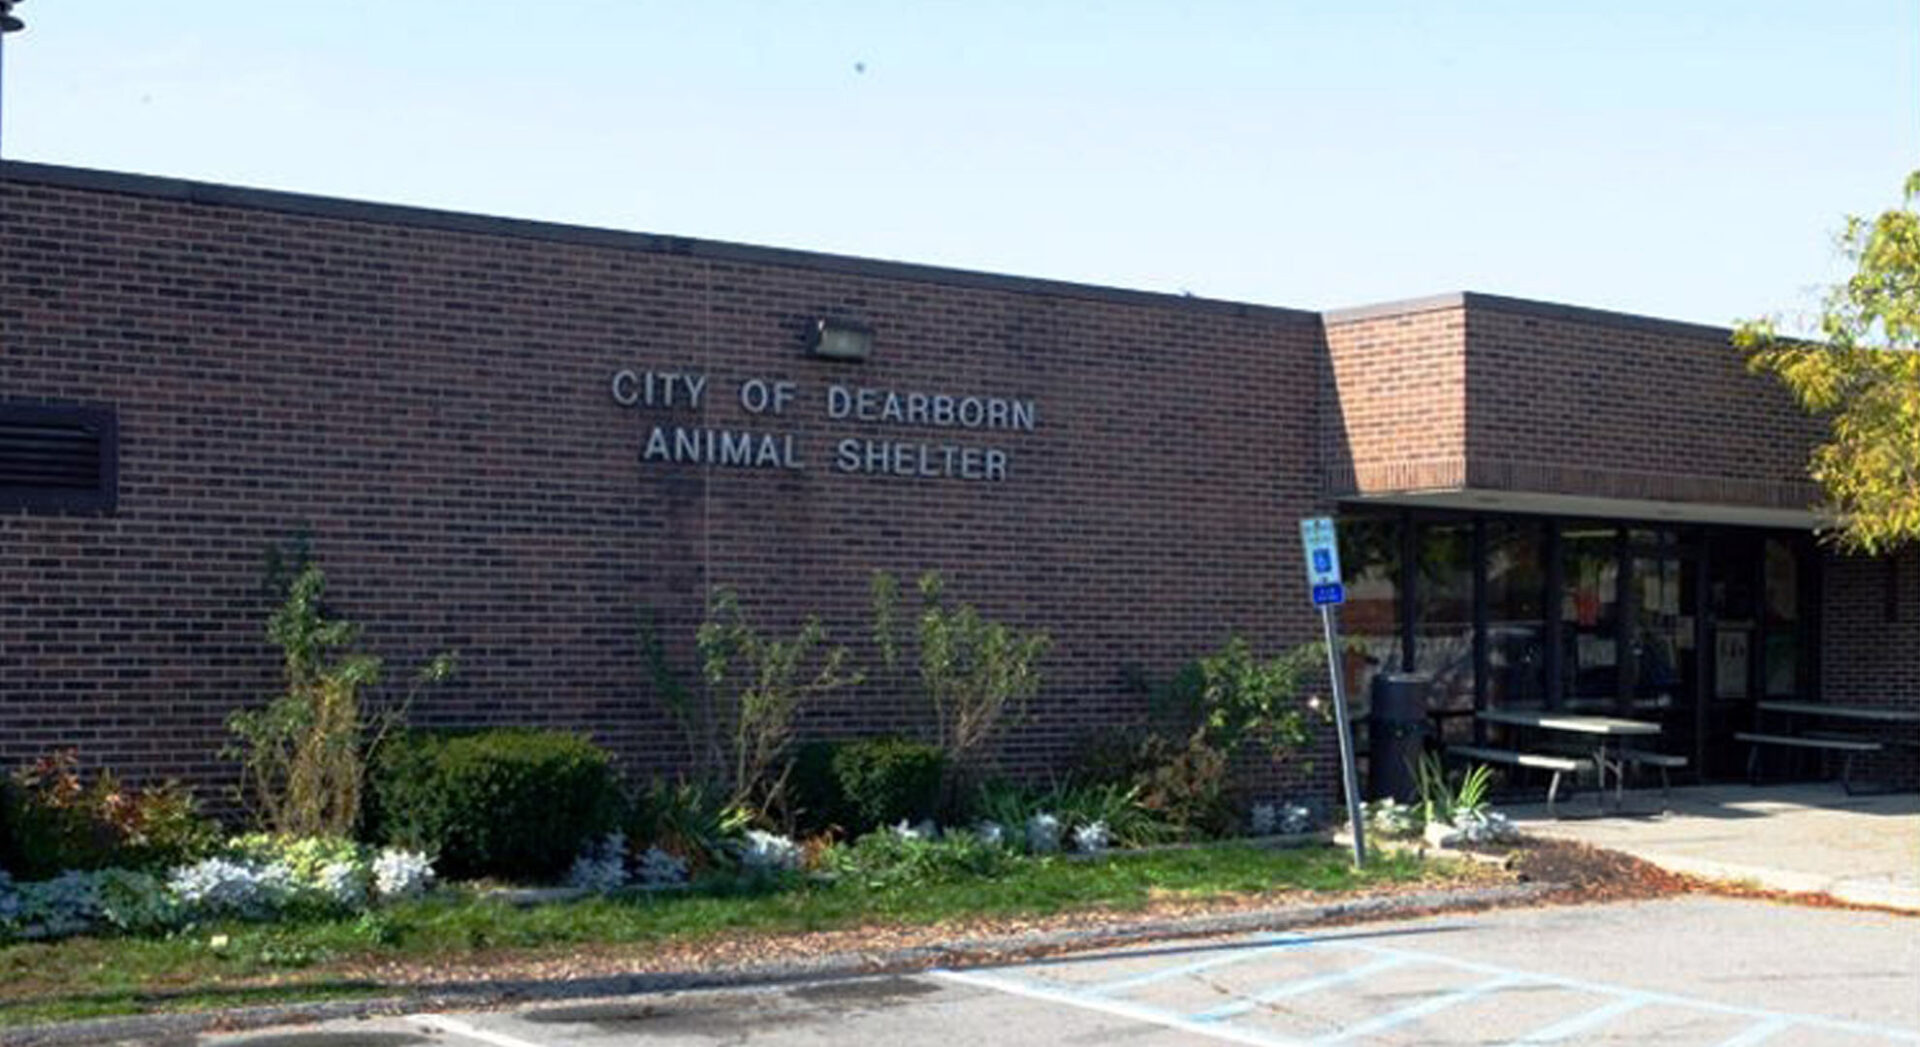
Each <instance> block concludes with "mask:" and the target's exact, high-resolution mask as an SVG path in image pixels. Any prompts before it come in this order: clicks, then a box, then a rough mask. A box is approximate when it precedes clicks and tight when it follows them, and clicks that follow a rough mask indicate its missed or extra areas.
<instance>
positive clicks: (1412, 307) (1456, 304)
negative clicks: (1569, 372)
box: [1321, 291, 1733, 342]
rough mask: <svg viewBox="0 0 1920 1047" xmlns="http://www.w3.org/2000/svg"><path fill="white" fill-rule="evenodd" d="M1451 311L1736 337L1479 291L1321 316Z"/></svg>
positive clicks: (1726, 331) (1681, 323)
mask: <svg viewBox="0 0 1920 1047" xmlns="http://www.w3.org/2000/svg"><path fill="white" fill-rule="evenodd" d="M1452 309H1467V310H1474V311H1480V312H1496V313H1510V314H1513V315H1516V316H1534V317H1539V318H1541V319H1543V320H1566V321H1570V322H1572V323H1583V324H1594V325H1596V326H1600V327H1614V328H1627V329H1630V330H1636V331H1647V332H1650V333H1653V334H1666V335H1677V336H1680V337H1685V338H1709V339H1713V340H1715V341H1722V342H1724V341H1726V340H1728V339H1730V338H1731V337H1733V330H1732V329H1731V328H1727V327H1715V326H1713V325H1711V324H1697V323H1691V322H1688V321H1686V320H1663V319H1661V318H1659V317H1654V316H1642V315H1640V314H1638V313H1619V312H1614V311H1612V310H1608V309H1589V308H1587V307H1586V306H1580V305H1562V304H1560V303H1558V302H1541V301H1536V300H1534V299H1531V298H1509V297H1507V296H1505V295H1497V294H1482V293H1481V292H1479V291H1454V292H1452V293H1449V294H1438V295H1430V296H1428V297H1425V298H1408V299H1405V300H1402V301H1398V302H1381V303H1379V304H1376V305H1362V306H1357V307H1354V308H1351V309H1334V310H1329V311H1328V312H1325V313H1322V314H1321V318H1322V320H1323V321H1324V322H1325V323H1326V324H1328V325H1329V326H1332V325H1334V324H1344V323H1353V322H1355V321H1359V320H1378V319H1381V318H1384V317H1390V316H1415V315H1418V314H1420V313H1436V312H1444V311H1447V310H1452Z"/></svg>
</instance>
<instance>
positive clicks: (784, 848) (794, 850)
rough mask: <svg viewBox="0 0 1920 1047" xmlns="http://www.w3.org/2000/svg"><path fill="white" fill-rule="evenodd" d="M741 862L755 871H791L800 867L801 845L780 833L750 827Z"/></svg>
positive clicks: (748, 869)
mask: <svg viewBox="0 0 1920 1047" xmlns="http://www.w3.org/2000/svg"><path fill="white" fill-rule="evenodd" d="M740 864H741V865H743V866H745V867H746V869H747V871H748V872H753V873H770V872H791V871H792V870H795V869H798V868H800V845H798V844H796V843H794V842H793V841H792V840H790V839H788V838H786V837H785V836H781V835H779V834H778V833H770V832H763V831H761V830H759V829H748V830H747V838H746V840H745V841H743V842H742V843H741V844H740Z"/></svg>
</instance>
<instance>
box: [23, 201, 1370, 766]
mask: <svg viewBox="0 0 1920 1047" xmlns="http://www.w3.org/2000/svg"><path fill="white" fill-rule="evenodd" d="M13 171H14V176H15V180H14V181H12V182H10V183H7V184H4V185H0V350H3V351H0V397H4V398H6V399H13V400H26V401H41V402H64V403H81V404H96V405H108V406H112V407H114V408H116V409H117V410H118V413H119V424H120V432H121V444H122V446H121V458H120V476H121V483H120V498H119V506H118V509H117V511H115V512H113V513H112V514H110V515H105V516H95V517H81V516H70V517H60V516H42V515H20V514H17V513H16V514H10V515H5V516H0V760H4V761H5V762H8V763H12V762H15V761H18V760H20V759H23V758H26V757H30V756H33V755H36V754H38V753H40V752H42V751H44V750H46V749H47V748H49V747H52V746H64V745H72V744H77V745H79V746H81V747H82V749H83V751H84V752H85V754H86V756H87V757H88V758H89V759H90V760H92V761H99V762H105V763H110V764H113V765H115V766H118V767H120V768H121V769H122V770H124V771H128V772H130V773H132V774H134V775H135V776H136V777H140V776H157V775H178V776H184V777H187V778H190V779H194V780H197V781H200V782H214V781H218V780H223V779H224V778H225V777H226V776H227V774H228V769H227V768H226V766H225V765H224V764H223V763H222V762H221V760H220V759H219V758H218V756H217V751H218V749H219V747H220V744H221V742H222V740H223V738H224V730H223V727H222V722H223V719H224V718H225V717H226V716H227V715H228V713H229V712H231V711H232V710H233V709H235V708H237V707H240V706H243V705H246V704H249V703H252V702H255V701H258V700H260V699H261V698H262V697H264V696H266V695H268V694H270V693H271V692H272V690H273V688H274V685H275V681H276V665H275V660H274V651H273V649H272V648H271V647H270V646H269V645H268V644H267V643H266V642H265V639H264V636H263V629H262V627H263V623H264V620H265V617H266V614H267V611H268V607H267V604H266V602H265V600H264V599H263V597H262V596H261V594H260V577H261V553H262V549H263V548H264V547H265V546H266V545H267V544H268V543H270V542H273V541H275V540H277V539H283V538H285V537H287V536H289V535H291V534H293V533H295V532H296V531H297V530H298V529H300V528H302V527H303V526H309V527H311V529H312V532H313V535H314V537H315V539H316V543H317V549H318V551H319V554H320V558H321V561H322V563H323V565H324V566H325V567H326V569H327V572H328V579H329V583H330V587H329V594H330V597H331V598H332V600H333V602H334V603H335V604H336V605H337V606H338V608H339V610H340V611H342V612H343V613H345V614H346V615H348V616H350V617H352V618H354V619H356V620H358V621H360V622H362V623H364V625H365V626H366V635H367V637H368V640H369V642H370V643H371V645H372V646H373V647H374V648H375V649H376V650H377V651H378V652H379V653H381V654H383V655H385V656H387V657H388V658H389V660H390V663H391V666H392V667H393V668H394V669H395V670H396V671H398V670H402V669H404V668H405V667H408V666H411V665H414V664H417V663H418V662H419V661H421V660H422V659H424V658H425V657H426V656H428V655H429V654H430V653H432V652H434V651H436V650H440V649H445V648H452V649H457V650H458V651H459V652H460V656H461V671H460V674H459V678H458V680H457V681H456V682H455V683H454V684H452V685H451V686H449V687H447V688H445V689H443V690H440V691H437V692H433V693H431V694H429V695H427V696H426V697H424V698H423V699H422V700H421V701H420V703H419V705H418V706H417V708H416V716H415V718H416V719H417V720H421V721H427V722H440V723H454V722H458V723H489V722H505V721H515V722H519V721H533V722H540V723H551V724H560V725H566V726H572V727H580V728H585V729H588V730H590V731H592V732H593V733H594V734H595V736H596V737H598V738H599V739H600V740H601V741H603V742H604V743H606V744H608V745H610V746H612V747H614V748H615V749H616V750H617V751H618V752H619V753H620V754H621V755H622V756H623V758H624V759H625V760H626V761H627V762H628V763H629V765H630V766H631V767H632V768H633V770H635V771H636V772H639V773H641V774H649V773H657V772H660V771H663V770H667V769H670V768H672V767H673V766H675V765H677V764H678V763H679V761H680V759H681V755H680V751H679V747H678V745H677V743H676V741H675V739H676V735H675V734H674V732H673V731H672V730H671V729H670V726H669V724H668V722H667V721H666V719H665V717H664V715H663V713H662V711H661V709H660V708H659V707H658V705H657V703H656V702H655V701H654V698H653V696H652V694H651V693H650V687H649V684H648V683H647V681H646V679H645V674H644V672H643V670H642V668H641V666H640V664H639V659H638V657H637V655H636V653H635V644H634V621H635V614H636V608H637V607H639V606H641V605H646V606H649V607H652V608H654V609H655V610H656V611H657V612H658V613H659V615H660V616H661V621H662V623H663V625H664V627H665V629H666V631H667V632H668V633H669V634H670V635H672V636H677V637H681V638H682V639H683V641H684V638H685V637H687V636H689V635H690V633H691V630H692V628H693V625H694V623H695V622H696V620H697V618H698V615H699V608H700V604H701V600H702V594H703V592H704V591H705V587H706V586H709V585H728V586H732V587H734V588H735V589H736V590H738V591H739V592H740V593H741V596H742V599H743V603H744V604H745V605H746V607H747V608H748V609H749V610H750V612H751V614H752V615H753V616H754V617H756V618H758V619H761V620H763V621H765V622H767V623H769V624H771V625H786V626H791V625H792V624H793V623H794V622H796V621H797V620H798V618H799V617H800V616H802V615H803V614H806V613H809V612H819V613H821V614H822V615H824V616H825V618H826V620H827V623H828V625H829V628H830V630H831V633H832V634H833V635H834V636H835V637H837V638H842V639H845V640H849V641H860V643H859V646H860V647H861V648H862V649H863V650H864V646H865V645H864V641H863V638H864V637H865V635H866V633H867V616H866V587H867V577H868V572H869V571H871V570H873V569H875V568H884V569H888V570H892V571H894V572H896V573H899V574H901V575H903V576H905V575H912V574H914V573H916V572H919V571H921V570H925V569H938V570H941V571H943V572H944V573H945V574H946V576H947V578H948V581H949V587H950V591H951V592H952V593H953V595H955V596H956V597H959V598H964V599H968V600H971V601H973V602H975V603H977V604H978V605H979V606H980V607H981V608H982V609H983V610H984V611H986V612H987V613H989V614H991V615H993V616H996V617H1000V618H1004V619H1007V620H1010V621H1012V622H1016V623H1020V624H1023V625H1028V626H1037V627H1043V628H1045V629H1047V630H1049V631H1050V632H1051V633H1052V635H1053V637H1054V641H1055V646H1054V650H1053V653H1052V654H1051V655H1050V656H1049V657H1048V659H1047V661H1046V663H1045V667H1044V668H1045V679H1046V683H1045V692H1044V694H1043V696H1042V698H1041V700H1040V701H1039V702H1038V703H1037V704H1036V707H1035V710H1034V713H1033V715H1032V717H1031V718H1030V719H1029V720H1028V721H1027V722H1026V723H1025V724H1023V725H1022V726H1021V727H1020V728H1019V729H1018V731H1017V732H1015V733H1014V734H1013V735H1012V736H1011V738H1010V741H1009V744H1008V745H1007V746H1006V752H1005V753H1004V756H1005V758H1006V761H1007V764H1008V766H1009V767H1011V768H1014V769H1017V770H1025V771H1034V770H1038V769H1040V768H1042V767H1057V766H1058V765H1059V764H1060V762H1061V760H1062V759H1063V758H1064V755H1065V754H1066V753H1067V752H1068V751H1069V749H1070V748H1071V746H1072V745H1073V744H1074V743H1075V741H1076V740H1077V739H1078V737H1079V736H1081V735H1082V734H1084V733H1085V732H1087V731H1089V730H1091V729H1094V728H1098V727H1103V726H1109V725H1112V724H1115V723H1117V722H1121V721H1123V720H1126V719H1128V718H1131V717H1134V716H1136V715H1138V714H1139V712H1140V709H1141V700H1140V699H1139V697H1138V696H1135V695H1131V694H1129V693H1127V692H1126V691H1125V689H1124V687H1123V684H1122V679H1123V672H1122V670H1123V668H1124V667H1126V666H1128V665H1141V666H1144V667H1146V668H1147V669H1149V670H1152V671H1156V672H1165V671H1169V670H1170V669H1171V668H1172V667H1173V666H1175V665H1176V664H1177V663H1178V662H1180V661H1182V660H1184V659H1187V658H1190V657H1192V656H1194V655H1196V654H1198V653H1200V652H1202V651H1204V650H1206V649H1209V648H1210V647H1212V646H1214V645H1216V644H1217V643H1218V642H1219V641H1220V640H1222V639H1223V638H1224V637H1225V635H1226V634H1227V633H1228V631H1229V630H1231V629H1239V630H1242V631H1245V632H1247V633H1248V634H1250V635H1252V636H1254V637H1256V638H1258V639H1259V641H1261V642H1262V644H1263V645H1264V646H1267V647H1269V648H1277V647H1278V646H1280V645H1282V644H1288V643H1293V642H1297V641H1301V640H1305V639H1308V638H1311V636H1312V635H1313V629H1312V619H1311V616H1310V612H1309V609H1308V607H1307V606H1306V600H1305V594H1304V583H1303V579H1302V571H1301V567H1300V563H1299V553H1298V551H1297V541H1296V540H1295V538H1294V534H1295V531H1294V521H1295V520H1296V519H1297V518H1298V517H1300V516H1302V515H1305V514H1306V513H1308V512H1309V511H1312V510H1314V509H1315V507H1316V504H1317V503H1316V501H1315V499H1316V498H1317V481H1316V478H1315V476H1314V473H1313V469H1312V463H1313V461H1314V453H1315V449H1314V441H1315V434H1316V431H1317V429H1316V424H1317V416H1316V407H1315V404H1316V375H1317V373H1318V371H1317V369H1318V361H1319V356H1320V327H1319V321H1318V318H1317V317H1316V316H1314V315H1313V314H1308V313H1293V312H1286V311H1280V310H1269V309H1255V308H1247V307H1225V306H1222V305H1220V304H1219V303H1205V302H1187V301H1183V300H1181V299H1177V298H1171V297H1158V296H1145V295H1129V294H1124V293H1118V292H1114V293H1106V292H1098V291H1095V290H1093V289H1076V288H1071V287H1067V286H1065V285H1047V284H1034V283H1031V282H1022V281H1016V280H1011V279H1006V280H995V279H992V278H985V277H980V276H978V275H973V274H960V275H957V276H954V275H951V274H948V275H944V276H943V275H941V274H937V273H932V272H931V271H927V270H917V269H913V268H912V267H906V266H895V267H889V266H885V265H880V264H865V265H864V266H863V265H862V264H859V263H853V262H851V261H850V260H844V259H814V258H811V256H801V255H797V254H786V253H782V252H774V251H763V252H754V251H752V250H744V249H743V250H739V251H734V252H731V253H730V252H729V251H727V250H721V249H717V248H711V249H710V248H709V247H701V246H700V245H691V246H690V245H689V243H688V242H682V241H665V240H657V239H653V238H639V237H633V238H622V237H620V236H619V235H617V234H604V235H602V234H596V233H593V232H592V231H575V232H574V233H569V234H565V235H558V234H555V235H550V234H553V230H552V228H551V227H534V226H528V225H524V224H513V223H494V224H491V225H489V224H488V223H486V222H485V221H483V220H476V219H470V218H466V217H463V216H437V217H436V216H425V217H422V216H421V215H419V214H411V213H408V214H403V213H399V212H395V215H397V217H396V216H395V215H388V214H386V213H385V212H377V209H369V210H368V214H367V215H364V216H363V215H361V214H359V212H356V211H355V210H354V207H353V205H344V204H339V203H338V202H334V203H330V204H326V206H319V205H314V206H308V203H311V202H308V203H300V202H297V201H296V202H293V203H287V202H286V201H279V202H275V201H272V200H269V201H267V203H266V204H262V203H260V202H259V201H258V200H256V199H255V198H253V197H247V196H246V195H245V194H236V193H235V192H234V191H231V190H222V189H220V188H219V187H196V186H191V185H186V186H183V185H181V184H177V183H163V182H157V181H141V180H128V179H120V180H118V181H115V180H114V179H112V178H111V177H106V178H104V179H102V178H100V177H95V178H93V179H92V180H91V181H89V179H87V178H75V177H70V176H64V175H59V174H58V173H57V172H56V173H54V174H49V173H47V171H46V169H29V168H27V167H26V166H24V165H21V166H16V167H15V168H14V169H13ZM283 204H284V206H283ZM576 233H577V235H575V234H576ZM827 314H838V315H844V316H850V317H857V318H858V319H861V320H864V321H866V322H867V323H869V324H871V325H872V326H873V327H874V328H875V330H876V331H877V337H876V349H875V353H874V358H873V359H872V360H871V361H869V362H867V363H864V364H851V365H850V364H835V363H830V362H826V361H820V360H816V359H813V358H810V357H808V356H806V355H805V354H804V352H803V345H804V342H803V334H804V331H805V329H806V325H807V323H808V322H809V321H810V320H811V319H812V318H814V317H818V316H821V315H827ZM623 367H625V368H633V369H636V370H638V369H647V368H652V369H656V370H663V371H680V372H685V371H697V372H699V373H702V374H705V375H706V376H707V377H708V379H709V388H708V392H707V397H708V402H707V404H706V406H705V408H704V411H703V412H702V413H700V414H698V415H696V414H694V413H691V412H678V413H664V412H649V411H643V410H638V409H633V408H624V407H621V406H619V405H617V404H615V403H614V402H613V399H612V397H611V395H610V393H609V385H608V383H609V377H610V375H611V374H612V372H613V371H614V370H615V369H617V368H623ZM749 377H762V378H766V379H770V380H772V379H783V380H790V381H792V382H794V383H796V385H797V387H798V390H799V396H800V399H799V400H798V401H797V402H796V403H795V404H794V405H793V406H792V407H791V408H789V410H788V412H787V416H786V417H784V418H782V419H779V420H777V421H772V420H767V419H755V418H753V417H751V416H749V415H748V413H747V412H745V411H744V410H743V409H742V408H741V407H740V405H739V403H738V401H737V399H735V397H734V390H735V388H736V387H737V385H738V383H739V382H740V381H742V380H744V379H746V378H749ZM835 381H841V382H845V383H849V384H859V385H866V386H873V387H882V388H894V389H899V390H920V391H925V392H930V393H935V392H945V393H955V394H962V393H976V394H981V395H997V396H1007V397H1018V398H1022V399H1030V400H1032V401H1033V402H1034V403H1035V404H1036V405H1037V408H1038V414H1039V426H1038V430H1037V431H1036V432H1032V433H1026V432H1018V433H984V432H965V433H959V434H955V433H953V432H951V431H946V430H928V429H907V428H901V427H897V426H885V425H879V424H862V423H858V422H852V421H829V420H828V419H826V418H825V411H824V406H823V403H822V398H823V397H824V395H825V387H826V386H827V384H828V383H830V382H835ZM655 421H660V422H666V423H669V424H688V425H697V424H707V425H711V426H716V427H723V428H734V429H738V428H754V429H762V430H768V431H774V432H778V433H791V434H793V436H794V438H795V440H796V442H797V446H798V448H799V451H800V454H801V456H802V459H803V461H804V463H805V468H804V469H802V470H793V471H790V470H748V469H738V468H720V467H712V468H707V467H700V466H692V465H661V464H658V463H642V462H641V461H640V460H639V453H640V450H641V447H642V443H643V440H644V438H645V435H646V432H647V427H648V426H650V425H651V424H653V423H654V422H655ZM869 436H871V437H874V438H892V439H898V440H907V441H915V442H918V441H927V442H932V443H941V442H945V441H948V440H951V441H952V442H956V443H961V444H967V445H971V446H997V447H1002V448H1004V449H1005V450H1006V451H1007V452H1008V454H1009V475H1008V477H1007V478H1006V480H1005V481H1004V482H999V483H985V482H968V481H963V480H957V479H956V480H926V479H904V478H896V477H888V476H858V475H844V474H841V473H838V472H836V471H834V470H832V469H831V468H829V465H830V457H829V456H830V451H831V444H832V441H834V440H836V439H839V438H842V437H869ZM678 646H679V648H680V652H681V653H682V654H683V655H684V654H685V644H684V642H682V643H681V644H679V645H678ZM921 726H924V723H923V718H922V716H921V714H920V712H919V710H918V709H917V708H914V707H913V705H912V703H911V702H909V701H908V699H907V698H906V697H905V696H904V689H903V688H901V687H899V686H894V685H889V684H887V683H886V682H884V681H881V682H876V683H873V684H869V685H867V686H865V687H862V688H860V689H858V690H856V691H851V692H847V693H844V694H842V695H840V696H838V697H836V698H835V699H833V700H832V701H831V702H829V703H827V704H825V705H824V706H823V707H821V708H819V709H816V710H814V711H813V712H812V713H811V714H810V717H809V720H808V724H807V729H808V730H809V732H813V733H842V734H844V733H857V732H864V731H875V730H883V729H916V728H919V727H921ZM1316 764H1317V767H1318V770H1317V774H1318V778H1317V779H1316V780H1314V781H1313V782H1311V783H1303V782H1294V783H1293V784H1292V785H1290V786H1289V787H1290V788H1304V789H1309V790H1311V791H1314V792H1316V793H1324V792H1325V790H1326V788H1327V783H1328V782H1329V781H1331V775H1332V774H1333V769H1332V767H1331V766H1330V761H1328V760H1325V759H1321V760H1318V761H1316Z"/></svg>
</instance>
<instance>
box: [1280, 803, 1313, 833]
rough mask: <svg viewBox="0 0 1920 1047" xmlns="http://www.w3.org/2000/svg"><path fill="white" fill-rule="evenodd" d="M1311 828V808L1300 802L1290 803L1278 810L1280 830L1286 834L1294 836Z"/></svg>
mask: <svg viewBox="0 0 1920 1047" xmlns="http://www.w3.org/2000/svg"><path fill="white" fill-rule="evenodd" d="M1312 829H1313V809H1312V808H1310V807H1307V806H1304V805H1302V804H1297V803H1290V804H1287V805H1285V806H1284V807H1282V808H1281V810H1280V831H1281V832H1282V833H1285V834H1287V835H1288V836H1296V835H1298V834H1300V833H1303V832H1310V831H1312Z"/></svg>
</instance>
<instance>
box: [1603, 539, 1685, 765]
mask: <svg viewBox="0 0 1920 1047" xmlns="http://www.w3.org/2000/svg"><path fill="white" fill-rule="evenodd" d="M1698 563H1699V559H1698V553H1697V547H1695V546H1693V545H1688V544H1683V543H1682V542H1681V540H1680V535H1679V534H1678V533H1677V532H1674V531H1670V530H1633V531H1630V532H1628V542H1627V565H1628V570H1627V585H1626V587H1625V591H1624V592H1623V593H1622V594H1621V602H1622V603H1623V604H1625V606H1626V615H1625V617H1626V621H1627V645H1626V652H1625V657H1624V658H1623V659H1622V660H1621V665H1620V670H1621V690H1622V693H1623V695H1624V705H1625V710H1624V711H1625V712H1626V714H1627V715H1629V716H1631V717H1633V718H1634V719H1639V720H1653V721H1657V722H1659V724H1660V725H1661V735H1660V739H1659V743H1658V745H1657V748H1658V749H1659V750H1660V751H1662V752H1665V753H1669V754H1672V755H1676V756H1685V757H1686V758H1687V761H1688V766H1689V769H1695V768H1698V767H1699V766H1700V763H1699V754H1700V750H1701V738H1700V731H1699V715H1698V713H1699V710H1698V704H1697V701H1696V699H1697V694H1696V689H1697V688H1696V681H1697V680H1698V678H1699V664H1700V650H1699V646H1700V645H1699V625H1698V618H1697V615H1696V606H1695V605H1696V603H1697V601H1698V600H1699V594H1698V585H1699V582H1698V579H1699V572H1698V569H1697V568H1698Z"/></svg>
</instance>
